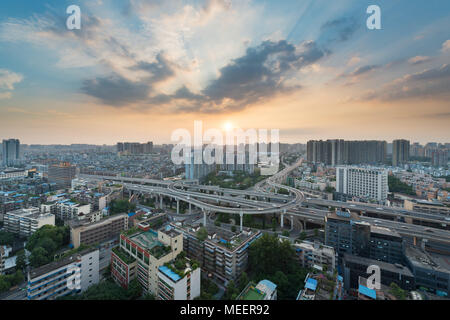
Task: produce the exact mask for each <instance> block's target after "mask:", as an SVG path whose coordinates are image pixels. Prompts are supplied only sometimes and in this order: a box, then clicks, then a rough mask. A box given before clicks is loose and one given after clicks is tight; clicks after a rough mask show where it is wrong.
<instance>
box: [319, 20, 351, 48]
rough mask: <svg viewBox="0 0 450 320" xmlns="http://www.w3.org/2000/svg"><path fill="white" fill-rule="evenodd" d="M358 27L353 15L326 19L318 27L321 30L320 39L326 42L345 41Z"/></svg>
mask: <svg viewBox="0 0 450 320" xmlns="http://www.w3.org/2000/svg"><path fill="white" fill-rule="evenodd" d="M358 27H359V25H358V21H357V20H356V19H355V18H354V17H342V18H339V19H334V20H330V21H327V22H326V23H324V24H323V25H322V27H321V28H320V30H321V32H322V34H321V36H320V40H321V41H325V42H327V43H329V42H344V41H347V40H349V39H350V38H351V36H352V35H353V34H354V33H355V32H356V30H357V29H358Z"/></svg>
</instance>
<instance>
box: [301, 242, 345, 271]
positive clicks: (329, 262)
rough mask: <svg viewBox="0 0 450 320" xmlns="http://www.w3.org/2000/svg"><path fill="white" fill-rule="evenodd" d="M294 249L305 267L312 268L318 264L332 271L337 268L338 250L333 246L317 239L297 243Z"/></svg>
mask: <svg viewBox="0 0 450 320" xmlns="http://www.w3.org/2000/svg"><path fill="white" fill-rule="evenodd" d="M294 249H295V252H296V254H297V258H298V260H299V262H300V265H301V266H302V267H303V268H312V267H313V266H315V265H316V266H320V267H322V268H326V269H327V270H328V271H331V272H332V271H334V270H335V268H336V252H335V251H334V248H333V247H330V246H327V245H323V244H321V243H319V242H317V241H315V242H309V241H302V242H301V243H295V244H294Z"/></svg>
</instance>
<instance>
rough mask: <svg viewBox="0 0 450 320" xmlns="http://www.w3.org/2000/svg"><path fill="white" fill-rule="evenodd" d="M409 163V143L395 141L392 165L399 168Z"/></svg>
mask: <svg viewBox="0 0 450 320" xmlns="http://www.w3.org/2000/svg"><path fill="white" fill-rule="evenodd" d="M408 161H409V141H408V140H394V141H393V142H392V165H393V166H394V167H399V166H402V165H404V164H407V163H408Z"/></svg>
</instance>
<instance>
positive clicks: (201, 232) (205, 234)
mask: <svg viewBox="0 0 450 320" xmlns="http://www.w3.org/2000/svg"><path fill="white" fill-rule="evenodd" d="M207 237H208V231H207V230H206V228H205V227H201V228H200V229H199V230H198V231H197V239H198V240H199V241H204V240H205V239H206V238H207Z"/></svg>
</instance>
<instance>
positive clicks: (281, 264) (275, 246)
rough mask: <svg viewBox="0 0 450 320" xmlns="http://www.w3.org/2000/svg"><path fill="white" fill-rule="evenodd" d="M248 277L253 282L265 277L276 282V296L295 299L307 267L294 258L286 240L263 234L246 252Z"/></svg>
mask: <svg viewBox="0 0 450 320" xmlns="http://www.w3.org/2000/svg"><path fill="white" fill-rule="evenodd" d="M248 264H249V267H248V269H249V274H250V278H251V279H252V280H253V281H254V282H259V281H260V280H263V279H267V280H270V281H272V282H274V283H275V284H277V288H278V289H277V290H278V298H279V299H280V300H283V299H295V297H296V296H297V293H298V290H299V289H300V288H301V287H302V286H303V283H304V280H305V277H306V275H307V273H308V270H307V269H304V268H301V267H300V266H299V264H298V261H297V260H296V253H295V249H294V247H293V246H292V245H291V243H290V242H289V241H287V240H283V241H281V242H280V240H279V238H278V237H277V236H273V235H269V234H264V235H263V236H262V237H261V238H259V239H257V240H256V241H254V242H253V243H252V244H251V245H250V247H249V252H248Z"/></svg>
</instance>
